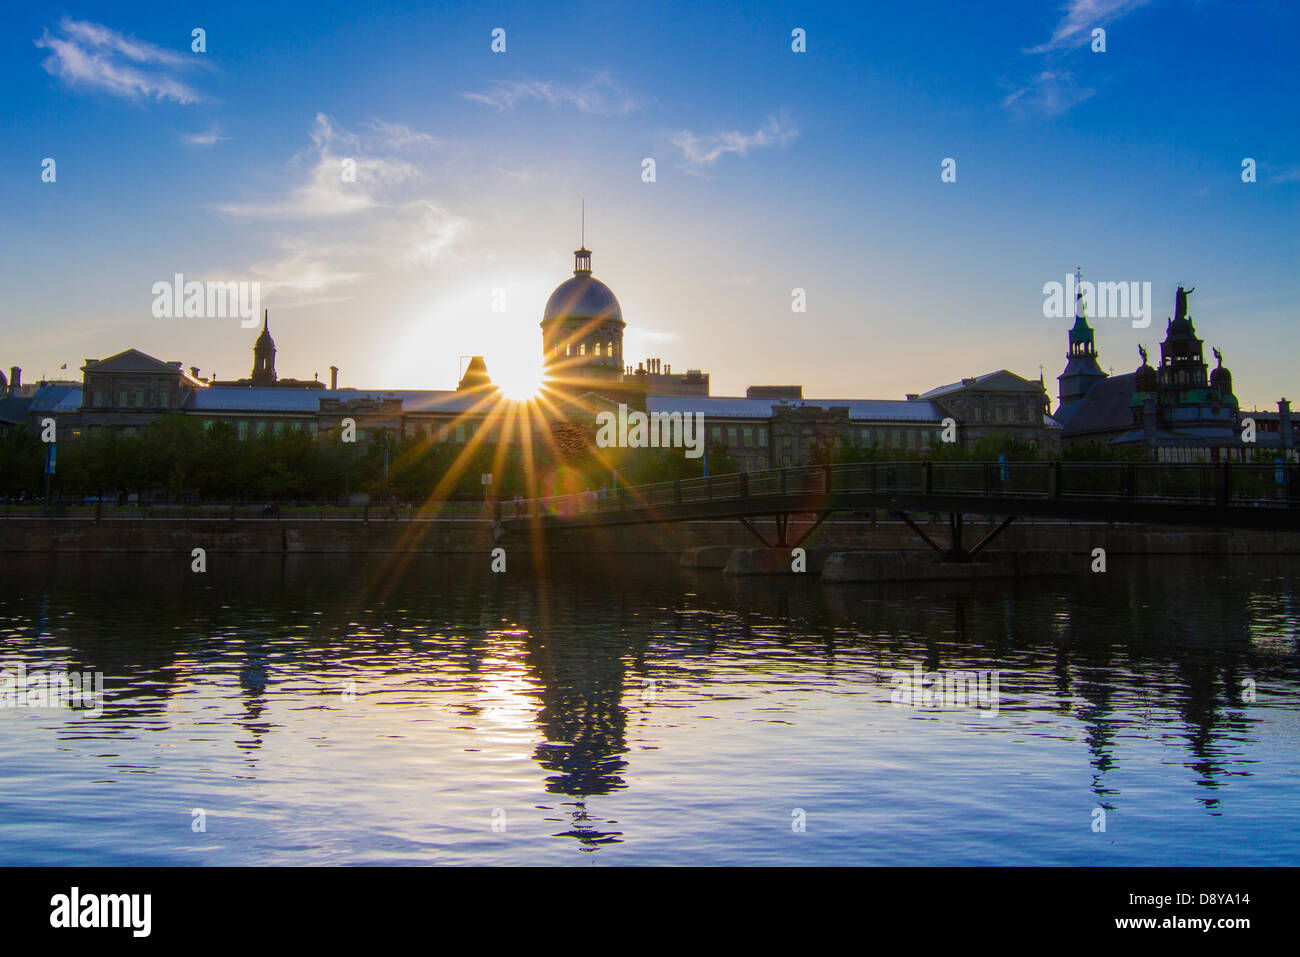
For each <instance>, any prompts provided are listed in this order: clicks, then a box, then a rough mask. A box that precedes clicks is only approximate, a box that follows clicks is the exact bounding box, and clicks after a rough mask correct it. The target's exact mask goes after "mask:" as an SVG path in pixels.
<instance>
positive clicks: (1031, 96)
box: [1002, 70, 1095, 116]
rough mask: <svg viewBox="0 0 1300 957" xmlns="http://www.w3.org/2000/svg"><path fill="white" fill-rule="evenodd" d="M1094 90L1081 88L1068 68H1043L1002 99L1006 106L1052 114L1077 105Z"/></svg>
mask: <svg viewBox="0 0 1300 957" xmlns="http://www.w3.org/2000/svg"><path fill="white" fill-rule="evenodd" d="M1094 92H1095V91H1094V90H1087V89H1083V88H1081V87H1080V86H1079V84H1078V83H1077V82H1076V81H1075V79H1074V75H1073V74H1071V73H1070V72H1069V71H1068V70H1044V71H1043V72H1042V73H1039V74H1038V76H1036V77H1034V78H1033V79H1032V80H1031V81H1029V83H1028V85H1026V86H1023V87H1021V88H1020V89H1019V90H1016V91H1015V92H1013V93H1011V94H1009V95H1008V96H1006V97H1005V98H1004V99H1003V100H1002V105H1003V106H1004V107H1007V108H1013V107H1014V108H1032V109H1035V110H1038V111H1041V112H1043V113H1048V114H1051V115H1053V116H1055V115H1057V114H1060V113H1064V112H1065V111H1066V110H1068V109H1070V108H1071V107H1074V106H1078V105H1079V104H1080V103H1082V102H1083V101H1084V100H1086V99H1088V97H1090V96H1092V94H1093V93H1094Z"/></svg>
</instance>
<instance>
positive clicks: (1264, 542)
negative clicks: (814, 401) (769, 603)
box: [0, 518, 1300, 555]
mask: <svg viewBox="0 0 1300 957" xmlns="http://www.w3.org/2000/svg"><path fill="white" fill-rule="evenodd" d="M756 524H757V525H758V528H759V530H760V531H761V532H762V533H763V534H764V535H765V536H766V537H767V539H768V541H769V542H770V541H773V540H775V537H776V536H775V532H774V530H773V528H772V523H771V522H770V521H766V522H758V523H756ZM803 527H805V526H803V525H799V526H795V525H794V524H793V523H792V525H791V529H790V537H791V540H794V539H795V538H796V537H797V534H798V533H799V530H800V529H802V528H803ZM922 527H924V528H926V530H927V532H928V534H930V535H931V537H932V538H934V539H935V540H936V541H937V542H939V543H940V544H941V545H945V546H946V545H947V544H948V529H947V526H946V525H944V524H936V525H933V526H928V525H927V526H922ZM993 527H994V526H992V525H988V524H985V523H982V522H980V523H968V524H967V525H966V527H965V529H964V532H963V540H964V544H965V545H966V547H967V548H971V547H973V546H974V545H975V544H976V543H977V542H978V541H979V540H980V539H981V538H982V537H983V536H984V535H985V534H987V532H988V531H989V530H990V529H992V528H993ZM497 544H500V545H502V546H504V547H505V548H506V549H507V550H514V549H518V548H539V549H545V550H549V551H561V552H580V553H583V552H601V551H608V552H621V553H678V552H681V551H683V550H684V549H687V548H700V547H704V546H710V545H713V546H722V545H726V546H731V547H733V548H747V547H753V546H756V545H759V544H760V543H759V542H758V540H757V539H756V538H754V537H753V536H752V535H751V534H750V533H749V532H748V531H747V530H746V529H745V528H744V527H743V526H742V525H741V524H740V523H739V522H734V521H728V522H692V523H682V524H677V525H658V526H641V527H632V528H619V529H604V530H585V531H570V532H558V533H552V534H551V535H549V536H548V537H547V538H545V539H543V540H538V541H536V542H533V541H532V540H531V539H530V537H529V536H528V535H527V534H525V533H512V534H510V535H508V536H506V537H505V538H504V539H502V540H500V541H497V540H495V539H494V537H493V534H492V527H491V525H490V524H488V523H487V522H483V521H470V520H447V521H433V522H406V521H389V522H384V521H371V522H369V523H366V522H361V521H330V522H313V521H283V522H280V521H273V520H272V521H258V520H241V521H234V522H232V521H229V520H220V519H210V520H202V521H192V522H186V521H179V520H174V519H148V520H138V521H137V520H131V521H104V522H102V523H100V524H99V525H96V524H95V523H94V522H93V521H91V520H83V519H40V518H11V519H8V520H0V554H2V553H20V552H89V553H94V552H172V551H189V550H191V549H193V548H196V547H202V548H205V549H207V550H209V551H214V552H394V551H412V552H449V553H455V552H480V551H484V550H490V549H491V548H492V547H493V546H494V545H497ZM804 546H805V547H806V548H808V549H813V548H816V549H819V550H827V551H831V550H870V551H874V550H904V551H928V550H929V547H928V546H927V545H926V544H925V543H924V542H922V541H921V540H920V539H919V538H918V537H917V536H916V535H915V534H914V533H913V532H912V531H911V530H910V529H908V528H907V527H906V526H904V525H901V524H899V523H896V522H891V523H881V524H880V525H878V526H875V527H873V526H872V525H871V524H870V523H869V522H827V523H826V524H824V525H822V527H821V528H820V529H818V530H817V532H816V533H815V534H814V535H813V536H812V537H811V538H810V539H809V540H808V541H807V542H805V543H804ZM1098 547H1100V548H1105V549H1106V551H1107V552H1108V553H1115V554H1212V555H1213V554H1219V555H1223V554H1241V555H1247V554H1252V555H1279V554H1280V555H1300V533H1295V532H1275V531H1232V530H1205V529H1195V530H1180V529H1174V528H1143V527H1139V526H1131V525H1102V524H1084V523H1069V524H1067V523H1054V524H1039V525H1031V524H1027V523H1026V524H1015V525H1012V526H1011V527H1010V528H1009V529H1007V530H1006V531H1005V532H1003V533H1002V535H1001V536H999V537H998V538H997V539H996V540H995V542H994V544H993V545H991V546H990V548H996V549H997V550H999V551H1005V550H1017V551H1059V550H1061V549H1065V550H1068V551H1070V552H1075V553H1080V554H1087V553H1088V552H1091V551H1092V549H1094V548H1098Z"/></svg>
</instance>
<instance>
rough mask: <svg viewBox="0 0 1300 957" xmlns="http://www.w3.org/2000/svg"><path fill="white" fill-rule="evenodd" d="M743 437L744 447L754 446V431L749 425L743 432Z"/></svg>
mask: <svg viewBox="0 0 1300 957" xmlns="http://www.w3.org/2000/svg"><path fill="white" fill-rule="evenodd" d="M741 435H743V436H744V442H743V443H742V444H744V445H753V444H754V430H753V429H752V428H751V427H750V426H748V425H747V426H745V428H744V429H743V430H742V432H741Z"/></svg>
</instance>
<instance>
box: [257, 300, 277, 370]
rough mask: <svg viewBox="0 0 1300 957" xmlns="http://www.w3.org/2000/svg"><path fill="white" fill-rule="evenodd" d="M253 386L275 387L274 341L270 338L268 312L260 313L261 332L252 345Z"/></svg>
mask: <svg viewBox="0 0 1300 957" xmlns="http://www.w3.org/2000/svg"><path fill="white" fill-rule="evenodd" d="M252 380H253V381H252V384H253V385H254V386H273V385H275V340H274V339H272V338H271V318H270V310H269V309H266V310H263V311H262V332H261V335H259V336H258V337H257V342H256V343H254V344H253V375H252Z"/></svg>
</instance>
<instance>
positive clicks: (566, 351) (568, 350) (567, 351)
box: [564, 342, 573, 356]
mask: <svg viewBox="0 0 1300 957" xmlns="http://www.w3.org/2000/svg"><path fill="white" fill-rule="evenodd" d="M572 349H573V346H571V345H569V343H567V342H566V343H565V344H564V354H565V355H566V356H568V355H572V351H571V350H572Z"/></svg>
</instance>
